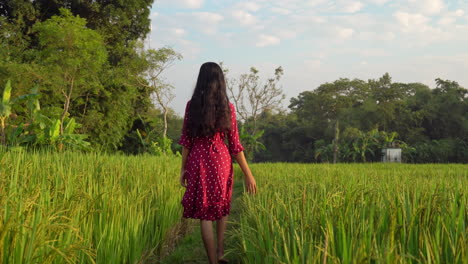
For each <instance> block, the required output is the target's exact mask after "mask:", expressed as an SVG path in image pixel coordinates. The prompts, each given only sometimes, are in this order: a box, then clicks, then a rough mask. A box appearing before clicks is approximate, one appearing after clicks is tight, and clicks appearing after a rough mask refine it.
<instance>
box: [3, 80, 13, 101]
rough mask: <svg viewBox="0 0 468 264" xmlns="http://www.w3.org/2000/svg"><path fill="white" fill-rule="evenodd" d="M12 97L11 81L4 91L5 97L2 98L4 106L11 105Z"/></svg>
mask: <svg viewBox="0 0 468 264" xmlns="http://www.w3.org/2000/svg"><path fill="white" fill-rule="evenodd" d="M10 96H11V81H10V80H8V81H7V83H6V86H5V90H4V91H3V97H2V104H3V105H8V104H9V103H10Z"/></svg>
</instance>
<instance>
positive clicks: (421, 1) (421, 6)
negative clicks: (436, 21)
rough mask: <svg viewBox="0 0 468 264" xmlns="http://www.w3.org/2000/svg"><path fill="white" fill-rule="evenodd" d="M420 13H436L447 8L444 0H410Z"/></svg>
mask: <svg viewBox="0 0 468 264" xmlns="http://www.w3.org/2000/svg"><path fill="white" fill-rule="evenodd" d="M408 1H409V2H410V3H411V4H412V6H413V7H414V8H415V9H416V11H417V12H418V13H419V12H420V13H423V14H427V15H435V14H438V13H440V12H442V10H443V9H444V8H445V4H444V1H443V0H408Z"/></svg>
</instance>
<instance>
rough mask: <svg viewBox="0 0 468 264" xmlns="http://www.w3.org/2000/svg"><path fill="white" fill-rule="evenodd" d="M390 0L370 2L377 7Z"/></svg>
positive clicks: (373, 0)
mask: <svg viewBox="0 0 468 264" xmlns="http://www.w3.org/2000/svg"><path fill="white" fill-rule="evenodd" d="M389 1H390V0H369V2H371V3H373V4H377V5H383V4H386V3H387V2H389Z"/></svg>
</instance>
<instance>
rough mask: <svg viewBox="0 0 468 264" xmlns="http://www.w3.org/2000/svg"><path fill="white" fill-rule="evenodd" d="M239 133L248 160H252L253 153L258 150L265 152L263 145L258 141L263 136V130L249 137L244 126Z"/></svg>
mask: <svg viewBox="0 0 468 264" xmlns="http://www.w3.org/2000/svg"><path fill="white" fill-rule="evenodd" d="M239 132H240V135H239V136H240V139H241V142H242V145H244V146H245V149H246V156H247V159H248V160H252V159H253V156H254V153H255V152H257V151H259V150H266V147H265V145H263V143H262V142H260V141H259V139H260V138H261V137H262V136H263V133H264V132H265V130H260V131H258V132H256V133H255V134H253V135H251V134H250V133H249V132H247V130H246V129H245V126H242V127H241V129H240V131H239Z"/></svg>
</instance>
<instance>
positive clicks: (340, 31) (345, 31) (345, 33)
mask: <svg viewBox="0 0 468 264" xmlns="http://www.w3.org/2000/svg"><path fill="white" fill-rule="evenodd" d="M336 34H337V35H338V37H339V38H341V39H347V38H350V37H352V36H353V34H354V29H352V28H343V27H337V28H336Z"/></svg>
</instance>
